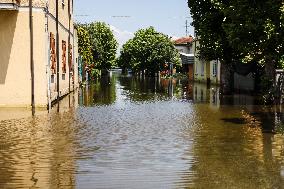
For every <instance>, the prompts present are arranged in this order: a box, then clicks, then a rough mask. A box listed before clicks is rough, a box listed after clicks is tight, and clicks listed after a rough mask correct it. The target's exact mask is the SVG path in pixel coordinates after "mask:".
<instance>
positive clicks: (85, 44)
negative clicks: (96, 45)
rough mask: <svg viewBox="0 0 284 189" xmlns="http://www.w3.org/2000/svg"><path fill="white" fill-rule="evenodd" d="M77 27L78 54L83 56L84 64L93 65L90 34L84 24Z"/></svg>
mask: <svg viewBox="0 0 284 189" xmlns="http://www.w3.org/2000/svg"><path fill="white" fill-rule="evenodd" d="M75 27H76V29H77V36H78V52H79V54H80V55H81V57H82V60H83V62H84V64H86V65H91V64H92V62H93V56H92V46H91V41H90V35H89V32H88V30H87V28H86V27H85V26H84V25H82V24H76V25H75Z"/></svg>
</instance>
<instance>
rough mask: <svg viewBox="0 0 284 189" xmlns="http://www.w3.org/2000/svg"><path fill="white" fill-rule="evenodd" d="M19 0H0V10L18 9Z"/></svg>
mask: <svg viewBox="0 0 284 189" xmlns="http://www.w3.org/2000/svg"><path fill="white" fill-rule="evenodd" d="M20 3H21V0H0V11H1V10H18V9H19V5H20Z"/></svg>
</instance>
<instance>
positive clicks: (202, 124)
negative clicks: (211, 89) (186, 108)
mask: <svg viewBox="0 0 284 189" xmlns="http://www.w3.org/2000/svg"><path fill="white" fill-rule="evenodd" d="M195 107H196V109H195V110H196V115H198V118H197V120H198V123H197V127H198V129H191V130H190V132H192V131H194V134H190V136H193V138H192V137H190V138H189V139H190V140H194V142H193V144H194V146H193V147H191V148H192V149H190V151H191V152H192V153H191V155H192V159H193V161H191V162H190V165H191V167H190V170H189V172H187V173H185V174H184V176H182V178H181V179H182V180H186V179H193V182H192V183H193V184H189V186H188V187H189V188H208V187H209V188H279V187H282V186H283V184H284V180H283V177H281V166H283V163H284V162H283V157H282V158H281V154H283V147H284V146H283V144H284V143H283V142H284V140H283V137H282V139H279V135H278V137H276V136H273V135H271V134H263V133H262V130H261V129H260V128H258V127H255V128H252V127H251V126H250V125H249V124H250V123H248V121H244V122H236V123H235V122H230V121H224V120H234V118H238V117H241V114H240V109H239V108H238V107H235V108H233V107H221V108H220V109H219V110H218V111H213V110H210V109H209V108H208V105H206V104H199V105H198V106H195ZM185 137H187V136H186V135H185ZM275 143H278V144H279V143H280V144H281V146H282V147H281V148H280V149H279V146H278V145H275ZM281 149H282V150H281ZM279 150H280V151H281V152H278V153H275V151H279ZM279 158H280V159H282V160H281V161H282V162H281V161H279ZM192 177H193V178H192Z"/></svg>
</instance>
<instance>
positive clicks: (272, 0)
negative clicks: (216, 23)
mask: <svg viewBox="0 0 284 189" xmlns="http://www.w3.org/2000/svg"><path fill="white" fill-rule="evenodd" d="M222 7H223V8H222V10H223V12H224V15H225V18H226V19H228V20H229V23H224V24H223V28H224V30H225V31H226V33H227V36H228V39H229V40H230V43H231V45H232V46H233V48H235V49H237V50H238V51H239V52H240V58H241V61H242V62H245V63H246V62H249V61H254V62H258V63H259V64H260V65H262V66H264V68H265V77H266V79H267V80H268V81H269V82H268V83H269V86H270V87H271V86H273V84H274V82H275V69H276V68H279V66H281V64H280V62H281V56H282V55H283V41H284V38H283V34H284V33H283V24H284V22H283V18H282V20H281V15H283V7H284V4H283V1H282V0H266V1H251V0H238V1H232V2H230V4H229V5H227V6H226V5H223V6H222ZM281 7H282V8H281Z"/></svg>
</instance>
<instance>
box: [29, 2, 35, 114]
mask: <svg viewBox="0 0 284 189" xmlns="http://www.w3.org/2000/svg"><path fill="white" fill-rule="evenodd" d="M29 20H30V61H31V62H30V69H31V106H32V116H34V115H35V74H34V36H33V35H34V31H33V1H32V0H30V1H29Z"/></svg>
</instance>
